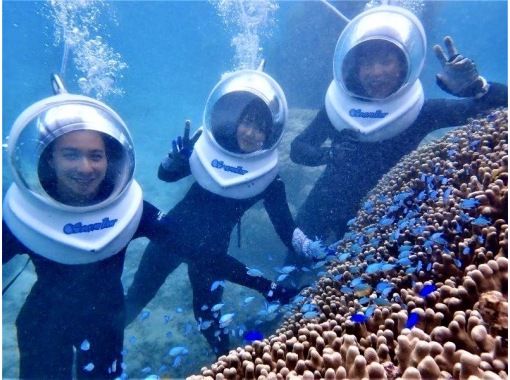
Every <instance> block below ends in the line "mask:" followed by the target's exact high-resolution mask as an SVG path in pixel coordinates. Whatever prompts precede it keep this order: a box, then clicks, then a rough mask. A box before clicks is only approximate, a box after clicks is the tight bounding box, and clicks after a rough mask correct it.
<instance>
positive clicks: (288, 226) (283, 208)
mask: <svg viewBox="0 0 510 380" xmlns="http://www.w3.org/2000/svg"><path fill="white" fill-rule="evenodd" d="M264 207H265V208H266V211H267V213H268V215H269V219H271V223H273V226H274V228H275V230H276V233H277V234H278V236H280V239H281V240H282V242H283V243H284V244H285V245H286V246H287V248H289V249H291V250H292V249H293V248H292V233H293V232H294V229H295V228H296V224H295V222H294V219H293V218H292V214H291V212H290V209H289V204H288V203H287V194H286V192H285V184H284V183H283V181H282V179H281V178H280V177H279V176H278V177H276V179H275V180H274V181H273V182H272V183H271V184H270V185H269V187H268V188H267V189H266V191H265V196H264Z"/></svg>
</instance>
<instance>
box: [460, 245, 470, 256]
mask: <svg viewBox="0 0 510 380" xmlns="http://www.w3.org/2000/svg"><path fill="white" fill-rule="evenodd" d="M462 254H463V255H469V254H471V248H469V247H464V249H463V250H462Z"/></svg>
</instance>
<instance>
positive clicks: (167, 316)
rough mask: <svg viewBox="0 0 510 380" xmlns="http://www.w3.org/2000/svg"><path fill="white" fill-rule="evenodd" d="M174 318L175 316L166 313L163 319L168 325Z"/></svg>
mask: <svg viewBox="0 0 510 380" xmlns="http://www.w3.org/2000/svg"><path fill="white" fill-rule="evenodd" d="M202 307H203V306H202ZM206 310H207V309H206ZM172 319H174V317H172V316H171V315H167V314H165V315H164V316H163V321H164V322H165V325H166V324H167V323H168V322H170V321H171V320H172Z"/></svg>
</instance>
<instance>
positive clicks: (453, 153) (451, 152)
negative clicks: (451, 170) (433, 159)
mask: <svg viewBox="0 0 510 380" xmlns="http://www.w3.org/2000/svg"><path fill="white" fill-rule="evenodd" d="M446 154H447V155H448V158H450V159H451V158H453V157H455V155H456V154H457V151H456V150H455V149H448V150H447V151H446Z"/></svg>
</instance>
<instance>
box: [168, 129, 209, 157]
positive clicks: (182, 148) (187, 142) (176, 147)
mask: <svg viewBox="0 0 510 380" xmlns="http://www.w3.org/2000/svg"><path fill="white" fill-rule="evenodd" d="M190 128H191V122H190V121H189V120H186V122H185V123H184V136H183V137H181V136H179V137H177V139H176V140H173V141H172V158H173V159H178V158H181V159H185V160H188V158H189V157H190V156H191V153H192V152H193V147H194V146H195V143H196V142H197V140H198V138H199V137H200V135H201V134H202V130H201V129H198V130H197V131H196V132H195V133H194V134H193V136H192V137H191V139H190V137H189V131H190Z"/></svg>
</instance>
